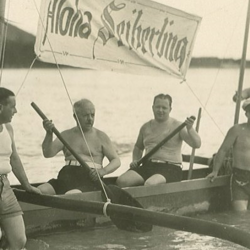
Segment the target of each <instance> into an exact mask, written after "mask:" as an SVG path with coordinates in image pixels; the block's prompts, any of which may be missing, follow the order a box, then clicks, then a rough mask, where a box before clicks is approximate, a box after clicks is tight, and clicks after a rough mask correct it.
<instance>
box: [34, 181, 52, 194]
mask: <svg viewBox="0 0 250 250" xmlns="http://www.w3.org/2000/svg"><path fill="white" fill-rule="evenodd" d="M38 189H40V191H41V192H42V194H48V195H55V194H56V192H55V189H54V188H53V187H52V185H51V184H49V183H44V184H42V185H40V186H38Z"/></svg>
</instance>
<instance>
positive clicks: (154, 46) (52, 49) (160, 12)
mask: <svg viewBox="0 0 250 250" xmlns="http://www.w3.org/2000/svg"><path fill="white" fill-rule="evenodd" d="M40 15H41V16H40V21H39V24H38V31H37V38H36V44H35V52H36V54H37V56H38V57H39V58H40V60H42V61H45V62H49V63H58V64H62V65H70V66H74V67H82V68H90V69H98V70H114V71H117V72H126V73H135V74H154V73H159V72H161V73H162V72H163V73H166V72H167V73H168V74H170V75H173V76H176V77H178V78H182V79H184V78H185V75H186V72H187V69H188V67H189V64H190V60H191V55H192V50H193V46H194V40H195V36H196V34H197V30H198V28H199V25H200V21H201V18H200V17H198V16H195V15H190V14H188V13H185V12H183V11H180V10H177V9H174V8H171V7H168V6H165V5H162V4H159V3H156V2H153V1H149V0H42V1H41V13H40Z"/></svg>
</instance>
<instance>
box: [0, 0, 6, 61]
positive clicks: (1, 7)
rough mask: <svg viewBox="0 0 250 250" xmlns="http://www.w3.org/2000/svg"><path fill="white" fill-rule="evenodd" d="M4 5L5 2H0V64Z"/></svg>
mask: <svg viewBox="0 0 250 250" xmlns="http://www.w3.org/2000/svg"><path fill="white" fill-rule="evenodd" d="M5 3H6V0H0V62H1V61H2V53H3V51H2V50H3V44H4V39H5V35H4V33H5Z"/></svg>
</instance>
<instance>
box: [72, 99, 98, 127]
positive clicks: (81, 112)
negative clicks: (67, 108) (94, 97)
mask: <svg viewBox="0 0 250 250" xmlns="http://www.w3.org/2000/svg"><path fill="white" fill-rule="evenodd" d="M76 116H77V118H78V120H79V123H80V125H81V127H82V129H83V130H84V131H88V130H90V129H91V128H92V127H93V125H94V121H95V106H94V104H93V103H92V102H91V101H89V100H88V99H81V100H79V101H77V102H75V104H74V117H75V119H76V121H77V118H76Z"/></svg>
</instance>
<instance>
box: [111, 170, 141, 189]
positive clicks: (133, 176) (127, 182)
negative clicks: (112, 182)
mask: <svg viewBox="0 0 250 250" xmlns="http://www.w3.org/2000/svg"><path fill="white" fill-rule="evenodd" d="M116 184H117V185H118V186H119V187H133V186H140V185H143V184H144V179H143V178H142V177H141V176H140V175H139V174H138V173H136V172H135V171H133V170H128V171H127V172H126V173H124V174H122V175H121V176H119V177H118V179H117V181H116Z"/></svg>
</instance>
